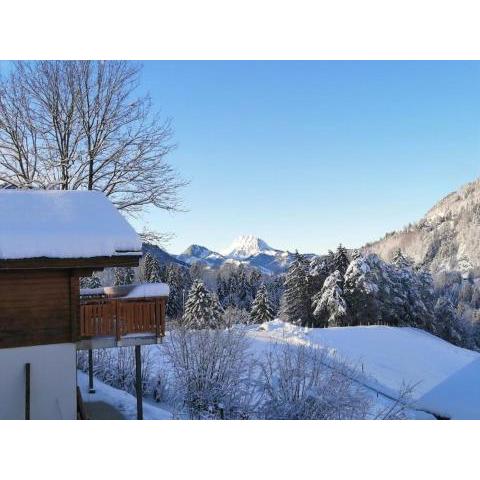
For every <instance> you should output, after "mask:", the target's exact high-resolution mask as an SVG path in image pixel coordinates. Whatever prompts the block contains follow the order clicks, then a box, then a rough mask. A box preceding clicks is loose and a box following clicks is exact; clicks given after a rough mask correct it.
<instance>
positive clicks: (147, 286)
mask: <svg viewBox="0 0 480 480" xmlns="http://www.w3.org/2000/svg"><path fill="white" fill-rule="evenodd" d="M169 294H170V288H169V286H168V285H167V284H166V283H141V284H139V285H135V286H134V287H133V288H132V290H131V291H130V292H129V293H128V294H127V295H126V296H125V298H149V297H168V295H169Z"/></svg>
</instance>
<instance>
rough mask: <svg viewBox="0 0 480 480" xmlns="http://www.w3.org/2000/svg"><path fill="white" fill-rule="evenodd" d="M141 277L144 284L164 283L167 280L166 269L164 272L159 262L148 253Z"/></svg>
mask: <svg viewBox="0 0 480 480" xmlns="http://www.w3.org/2000/svg"><path fill="white" fill-rule="evenodd" d="M140 277H141V279H142V281H143V282H147V283H158V282H162V281H165V280H166V278H165V277H166V269H163V270H162V268H161V267H160V263H159V262H158V260H157V259H156V258H155V257H154V256H153V255H151V254H150V253H147V254H146V255H145V257H144V258H143V262H142V265H141V267H140Z"/></svg>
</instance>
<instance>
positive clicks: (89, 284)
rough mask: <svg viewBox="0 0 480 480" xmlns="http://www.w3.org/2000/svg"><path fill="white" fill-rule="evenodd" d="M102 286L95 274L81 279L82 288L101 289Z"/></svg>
mask: <svg viewBox="0 0 480 480" xmlns="http://www.w3.org/2000/svg"><path fill="white" fill-rule="evenodd" d="M101 286H102V284H101V283H100V279H99V278H98V276H97V275H95V274H93V275H91V276H90V277H81V278H80V288H100V287H101Z"/></svg>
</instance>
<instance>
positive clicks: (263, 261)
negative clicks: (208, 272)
mask: <svg viewBox="0 0 480 480" xmlns="http://www.w3.org/2000/svg"><path fill="white" fill-rule="evenodd" d="M308 256H312V255H308ZM293 257H294V254H293V253H292V252H289V251H284V250H278V249H276V248H272V247H270V246H269V245H268V244H267V243H266V242H265V241H264V240H262V239H260V238H258V237H255V236H254V235H242V236H240V237H238V238H237V239H235V240H234V241H233V243H232V244H231V245H230V246H229V247H228V248H226V249H224V250H222V252H221V253H219V252H214V251H213V250H210V249H208V248H206V247H204V246H201V245H190V247H188V248H187V249H186V250H185V251H184V252H183V253H181V254H180V255H176V256H175V258H176V259H177V260H179V261H181V262H183V263H186V264H188V265H192V264H194V263H203V264H204V265H207V266H208V267H212V268H218V267H220V266H221V265H223V264H228V263H233V264H237V265H240V264H244V265H246V266H249V267H255V268H257V269H259V270H260V271H262V272H263V273H266V274H277V273H281V272H284V271H285V270H286V269H287V268H288V266H289V265H290V264H291V262H292V261H293Z"/></svg>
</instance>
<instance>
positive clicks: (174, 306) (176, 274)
mask: <svg viewBox="0 0 480 480" xmlns="http://www.w3.org/2000/svg"><path fill="white" fill-rule="evenodd" d="M166 283H168V286H169V287H170V295H169V296H168V302H167V315H168V317H169V318H178V317H181V316H182V315H183V304H184V303H185V298H186V296H187V293H188V290H189V289H190V286H191V284H192V282H191V279H190V276H189V272H188V270H187V269H186V268H183V267H177V266H176V265H173V264H172V265H169V266H168V267H167V279H166Z"/></svg>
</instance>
